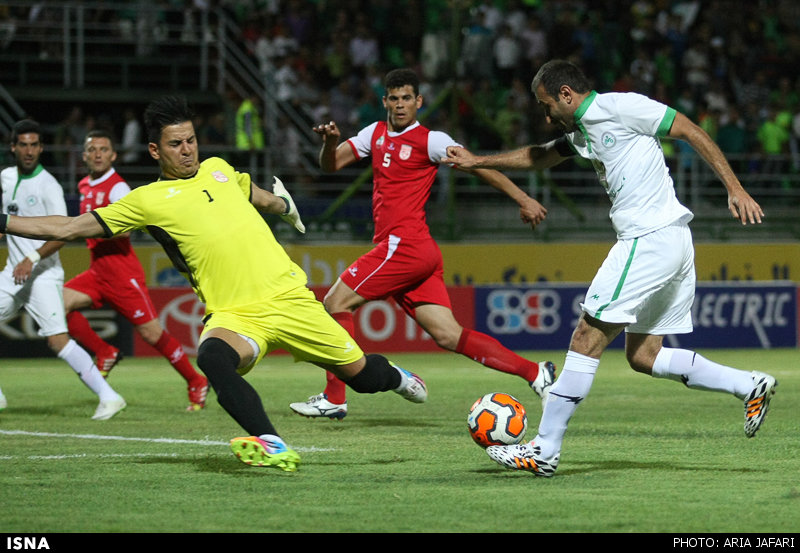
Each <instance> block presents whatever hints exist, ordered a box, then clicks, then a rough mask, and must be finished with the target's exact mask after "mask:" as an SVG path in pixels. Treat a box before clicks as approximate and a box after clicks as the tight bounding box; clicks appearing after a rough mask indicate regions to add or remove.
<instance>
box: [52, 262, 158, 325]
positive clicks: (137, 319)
mask: <svg viewBox="0 0 800 553" xmlns="http://www.w3.org/2000/svg"><path fill="white" fill-rule="evenodd" d="M64 287H65V288H70V289H72V290H75V291H76V292H81V293H83V294H86V295H87V296H89V297H90V298H92V309H97V308H99V307H102V306H103V304H104V303H106V304H108V305H110V306H111V307H113V308H114V310H115V311H117V312H118V313H119V314H121V315H122V316H123V317H125V318H126V319H128V320H129V321H130V322H131V324H133V325H141V324H144V323H148V322H150V321H152V320H153V319H155V318H156V317H158V313H157V312H156V308H155V306H154V305H153V300H151V299H150V293H149V292H148V291H147V286H146V284H145V282H144V279H143V278H141V277H137V276H131V277H118V276H117V277H114V280H113V281H112V280H109V279H107V278H103V277H102V276H101V275H100V274H99V272H98V271H95V270H93V269H89V270H88V271H84V272H83V273H81V274H79V275H77V276H76V277H74V278H72V279H70V280H69V281H68V282H67V283H66V284H64Z"/></svg>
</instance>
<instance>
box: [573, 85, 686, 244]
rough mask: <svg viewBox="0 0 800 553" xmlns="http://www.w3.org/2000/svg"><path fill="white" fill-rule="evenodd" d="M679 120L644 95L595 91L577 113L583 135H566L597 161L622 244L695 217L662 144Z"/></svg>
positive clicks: (576, 147)
mask: <svg viewBox="0 0 800 553" xmlns="http://www.w3.org/2000/svg"><path fill="white" fill-rule="evenodd" d="M675 115H676V112H675V110H674V109H672V108H670V107H668V106H666V105H664V104H662V103H660V102H656V101H655V100H652V99H650V98H648V97H646V96H642V95H641V94H636V93H616V92H611V93H606V94H598V93H597V92H594V91H592V93H591V95H590V96H589V97H588V98H586V99H585V100H584V101H583V103H582V104H581V105H580V107H579V108H578V110H577V111H576V112H575V122H576V123H577V125H578V130H576V131H573V132H571V133H567V134H566V138H567V141H568V142H569V143H570V145H571V146H572V148H573V149H574V150H575V152H576V153H577V154H578V155H579V156H581V157H583V158H585V159H588V160H590V161H591V162H592V165H593V166H594V169H595V171H596V172H597V176H598V178H599V179H600V183H601V184H602V185H603V187H604V188H605V190H606V193H607V194H608V197H609V198H610V199H611V213H610V217H611V223H612V225H613V226H614V230H615V231H616V233H617V237H618V238H620V239H627V238H636V237H638V236H642V235H644V234H647V233H649V232H652V231H654V230H657V229H660V228H663V227H666V226H668V225H671V224H673V223H676V222H679V221H680V222H684V223H686V222H689V221H690V220H691V219H692V217H693V215H692V212H691V211H689V209H687V208H686V207H685V206H683V205H682V204H681V203H680V201H679V200H678V198H677V196H676V194H675V187H674V184H673V182H672V177H671V176H670V174H669V168H668V167H667V164H666V161H665V159H664V153H663V150H662V149H661V142H660V140H659V139H660V137H663V136H666V134H667V133H668V132H669V129H670V127H671V126H672V122H673V121H674V119H675Z"/></svg>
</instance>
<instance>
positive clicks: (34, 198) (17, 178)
mask: <svg viewBox="0 0 800 553" xmlns="http://www.w3.org/2000/svg"><path fill="white" fill-rule="evenodd" d="M0 185H2V194H3V196H2V200H3V213H6V214H10V215H19V216H20V217H35V216H41V215H66V214H67V204H66V202H65V201H64V190H63V189H62V188H61V185H60V184H59V183H58V181H57V180H56V179H55V177H53V175H51V174H50V173H49V172H47V170H45V169H44V167H42V166H41V165H39V166H37V167H36V169H34V171H33V173H31V174H30V175H20V174H19V172H18V171H17V168H16V166H15V167H8V168H6V169H3V171H2V172H0ZM6 240H7V241H8V260H7V262H6V267H12V268H13V267H15V266H16V265H17V264H18V263H19V262H20V261H22V260H23V258H24V257H25V256H26V255H27V254H28V253H30V252H32V251H33V250H35V249H38V248H39V247H40V246H41V245H42V244H44V243H45V240H32V239H30V238H20V237H19V236H11V235H10V234H9V235H6ZM37 267H40V269H39V270H40V271H41V270H44V269H46V268H50V267H58V268H59V270H60V268H61V261H60V259H59V256H58V252H56V253H54V254H53V255H50V256H48V257H46V258H44V259H42V260H41V261H40V262H39V263H37Z"/></svg>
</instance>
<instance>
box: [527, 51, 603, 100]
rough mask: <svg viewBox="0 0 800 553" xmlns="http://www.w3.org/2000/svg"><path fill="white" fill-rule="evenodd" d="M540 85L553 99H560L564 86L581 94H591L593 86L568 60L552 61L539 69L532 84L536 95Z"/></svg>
mask: <svg viewBox="0 0 800 553" xmlns="http://www.w3.org/2000/svg"><path fill="white" fill-rule="evenodd" d="M539 85H542V86H543V87H544V91H545V92H546V93H547V94H548V95H549V96H552V97H553V98H558V92H559V90H560V89H561V86H562V85H567V86H568V87H570V88H571V89H572V90H574V91H575V92H577V93H579V94H583V93H586V92H589V91H590V90H591V85H590V84H589V79H587V78H586V75H584V74H583V71H581V70H580V68H579V67H578V66H577V65H575V64H574V63H572V62H569V61H566V60H550V61H548V62H547V63H545V64H544V65H542V66H541V67H540V68H539V71H537V72H536V76H535V77H533V81H532V82H531V92H533V93H534V94H535V93H536V89H537V88H539Z"/></svg>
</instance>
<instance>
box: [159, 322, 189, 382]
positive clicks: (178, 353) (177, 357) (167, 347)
mask: <svg viewBox="0 0 800 553" xmlns="http://www.w3.org/2000/svg"><path fill="white" fill-rule="evenodd" d="M153 347H154V348H156V349H157V350H158V352H159V353H160V354H161V355H163V356H164V357H166V358H167V360H168V361H169V362H170V365H172V366H173V367H175V370H176V371H178V373H180V375H181V376H182V377H183V378H184V380H186V382H189V383H191V382H192V381H193V380H195V379H197V378H200V373H198V372H197V371H196V370H195V368H194V367H193V366H192V364H191V363H190V362H189V358H188V357H187V356H186V352H185V351H183V346H181V343H180V342H178V340H176V339H175V338H174V337H173V336H172V335H171V334H169V333H167V331H166V330H165V331H164V332H162V333H161V337H160V338H159V339H158V342H156V344H155V346H153Z"/></svg>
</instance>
